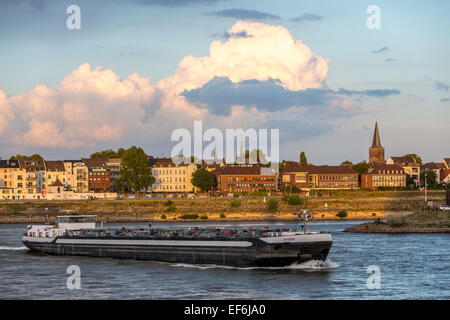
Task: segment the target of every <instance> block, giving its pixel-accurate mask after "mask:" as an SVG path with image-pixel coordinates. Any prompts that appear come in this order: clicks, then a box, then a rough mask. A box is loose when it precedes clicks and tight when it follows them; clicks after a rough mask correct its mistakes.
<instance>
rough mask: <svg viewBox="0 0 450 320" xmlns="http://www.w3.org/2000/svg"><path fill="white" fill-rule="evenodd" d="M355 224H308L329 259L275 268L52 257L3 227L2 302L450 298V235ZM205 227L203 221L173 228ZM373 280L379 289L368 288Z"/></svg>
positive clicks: (15, 229)
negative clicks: (325, 236) (77, 277)
mask: <svg viewBox="0 0 450 320" xmlns="http://www.w3.org/2000/svg"><path fill="white" fill-rule="evenodd" d="M357 223H361V221H351V222H348V221H335V222H324V221H317V222H311V223H309V225H308V228H309V229H311V230H316V231H327V232H331V233H332V235H333V246H332V248H331V251H330V254H329V256H328V260H327V261H326V262H325V263H320V262H317V261H313V262H308V263H305V264H302V265H295V266H291V267H286V268H278V269H270V268H266V269H265V268H231V267H218V266H195V265H183V264H170V263H158V262H143V261H131V260H114V259H108V258H89V257H62V256H61V257H60V256H47V255H42V254H36V253H31V252H29V251H28V250H27V249H26V248H25V247H23V245H22V243H21V236H22V233H23V231H24V230H25V228H26V225H24V224H10V225H0V299H450V235H448V234H406V235H384V234H352V233H346V232H343V230H344V229H345V228H346V227H349V226H351V225H354V224H357ZM208 224H211V223H208ZM255 224H257V225H260V226H262V225H264V226H270V225H278V226H280V225H284V224H283V223H274V222H258V223H253V225H255ZM113 225H114V226H126V227H133V226H143V225H142V224H139V223H123V224H111V226H113ZM167 225H168V224H164V223H159V224H154V226H155V227H156V226H167ZM200 225H201V226H204V225H205V223H177V224H176V226H200ZM215 225H217V224H215ZM220 225H222V226H229V225H238V226H242V225H250V224H249V223H242V222H236V223H231V222H227V223H225V222H222V223H220ZM170 226H175V224H174V223H172V224H170ZM286 226H291V227H292V224H286ZM297 227H298V226H297ZM70 265H77V266H79V268H80V271H81V289H73V290H69V289H68V288H67V284H66V282H67V279H68V277H69V276H70V274H67V273H66V272H67V268H68V266H70ZM370 266H375V267H371V268H369V267H370ZM368 268H369V269H370V270H372V271H371V272H373V270H376V269H377V268H379V271H380V272H379V274H378V273H375V274H372V273H368ZM377 275H379V277H377ZM371 276H372V278H371V281H369V283H371V284H377V283H379V284H380V288H379V289H377V288H376V287H377V286H376V285H375V288H373V287H374V285H372V286H370V287H371V288H372V289H369V287H368V285H367V282H368V278H369V277H371ZM374 279H375V280H374ZM377 279H378V280H379V281H378V280H377Z"/></svg>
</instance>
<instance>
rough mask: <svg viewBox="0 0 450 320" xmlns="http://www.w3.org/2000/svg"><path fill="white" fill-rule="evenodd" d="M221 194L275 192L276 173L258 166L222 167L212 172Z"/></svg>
mask: <svg viewBox="0 0 450 320" xmlns="http://www.w3.org/2000/svg"><path fill="white" fill-rule="evenodd" d="M214 175H215V176H216V179H217V188H218V190H219V191H220V192H222V193H234V192H253V191H258V190H277V173H276V172H275V171H274V170H273V169H272V168H265V167H260V166H223V167H218V168H216V169H215V171H214Z"/></svg>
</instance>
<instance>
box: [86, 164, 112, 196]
mask: <svg viewBox="0 0 450 320" xmlns="http://www.w3.org/2000/svg"><path fill="white" fill-rule="evenodd" d="M81 160H82V161H83V162H84V163H85V164H86V166H87V167H88V170H89V171H88V172H89V173H88V180H89V190H91V191H94V192H109V191H110V190H111V172H110V171H109V169H108V168H107V166H106V162H107V159H102V158H94V159H81Z"/></svg>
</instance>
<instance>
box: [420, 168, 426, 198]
mask: <svg viewBox="0 0 450 320" xmlns="http://www.w3.org/2000/svg"><path fill="white" fill-rule="evenodd" d="M424 177H425V179H424V180H425V204H426V203H427V174H426V173H424ZM419 180H420V179H419Z"/></svg>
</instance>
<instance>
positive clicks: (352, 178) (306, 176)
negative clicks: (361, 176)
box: [281, 163, 359, 189]
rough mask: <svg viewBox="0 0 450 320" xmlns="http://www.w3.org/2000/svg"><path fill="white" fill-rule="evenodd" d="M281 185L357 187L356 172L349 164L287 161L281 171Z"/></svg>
mask: <svg viewBox="0 0 450 320" xmlns="http://www.w3.org/2000/svg"><path fill="white" fill-rule="evenodd" d="M281 185H282V186H285V187H289V186H295V187H297V188H299V189H311V188H320V189H336V188H339V189H353V188H358V187H359V182H358V173H357V172H355V171H354V170H353V169H352V168H351V167H350V166H346V165H342V166H301V165H299V164H298V163H288V164H286V166H285V167H284V169H283V170H282V172H281Z"/></svg>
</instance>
